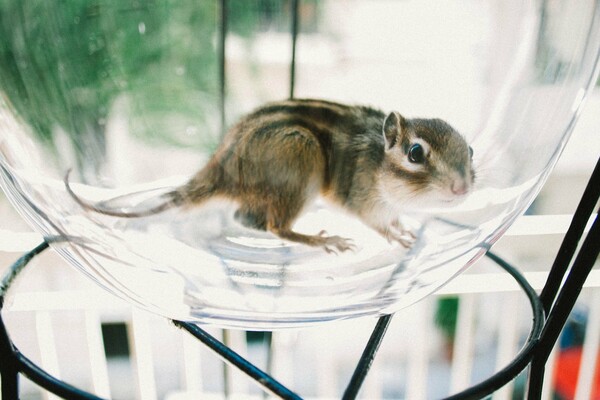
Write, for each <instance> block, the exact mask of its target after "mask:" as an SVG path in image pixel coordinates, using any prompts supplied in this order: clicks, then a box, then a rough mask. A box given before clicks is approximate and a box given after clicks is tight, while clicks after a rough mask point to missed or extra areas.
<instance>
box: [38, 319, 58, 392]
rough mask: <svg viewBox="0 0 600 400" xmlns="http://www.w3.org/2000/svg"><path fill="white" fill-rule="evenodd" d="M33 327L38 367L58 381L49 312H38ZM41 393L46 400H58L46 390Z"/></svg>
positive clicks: (56, 360)
mask: <svg viewBox="0 0 600 400" xmlns="http://www.w3.org/2000/svg"><path fill="white" fill-rule="evenodd" d="M35 327H36V334H37V340H38V345H39V349H40V366H41V367H42V368H43V369H44V370H45V371H46V372H48V373H49V374H50V375H52V376H54V377H55V378H57V379H60V368H59V365H58V356H57V354H56V341H55V340H54V328H53V327H52V317H51V316H50V312H49V311H38V312H36V313H35ZM42 393H43V396H44V398H45V399H47V400H59V397H58V396H56V395H54V394H52V393H50V392H48V391H46V390H42Z"/></svg>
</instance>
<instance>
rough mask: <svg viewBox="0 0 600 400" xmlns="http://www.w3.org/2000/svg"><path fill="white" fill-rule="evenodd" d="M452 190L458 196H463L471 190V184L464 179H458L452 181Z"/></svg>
mask: <svg viewBox="0 0 600 400" xmlns="http://www.w3.org/2000/svg"><path fill="white" fill-rule="evenodd" d="M450 190H451V191H452V193H453V194H455V195H457V196H463V195H465V194H467V192H468V191H469V184H468V182H467V181H466V180H464V179H456V180H454V181H453V182H452V186H450Z"/></svg>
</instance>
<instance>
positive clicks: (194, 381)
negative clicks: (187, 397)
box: [179, 330, 204, 392]
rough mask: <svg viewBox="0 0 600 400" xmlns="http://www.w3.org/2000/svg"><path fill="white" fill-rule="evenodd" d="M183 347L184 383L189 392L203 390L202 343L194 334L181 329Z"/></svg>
mask: <svg viewBox="0 0 600 400" xmlns="http://www.w3.org/2000/svg"><path fill="white" fill-rule="evenodd" d="M179 334H180V336H181V340H182V348H183V379H184V382H183V384H184V385H185V388H186V390H187V391H189V392H201V391H202V390H203V387H204V385H203V382H202V358H201V357H200V348H201V347H202V344H201V343H198V340H196V339H195V338H194V337H193V336H192V335H190V334H189V333H187V332H185V331H183V330H180V333H179Z"/></svg>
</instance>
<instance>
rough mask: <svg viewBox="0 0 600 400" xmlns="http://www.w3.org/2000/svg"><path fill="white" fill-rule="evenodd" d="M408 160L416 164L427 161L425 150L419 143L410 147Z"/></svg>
mask: <svg viewBox="0 0 600 400" xmlns="http://www.w3.org/2000/svg"><path fill="white" fill-rule="evenodd" d="M408 161H410V162H411V163H415V164H422V163H423V162H425V150H424V149H423V146H421V145H420V144H419V143H415V144H413V145H412V146H410V148H409V149H408Z"/></svg>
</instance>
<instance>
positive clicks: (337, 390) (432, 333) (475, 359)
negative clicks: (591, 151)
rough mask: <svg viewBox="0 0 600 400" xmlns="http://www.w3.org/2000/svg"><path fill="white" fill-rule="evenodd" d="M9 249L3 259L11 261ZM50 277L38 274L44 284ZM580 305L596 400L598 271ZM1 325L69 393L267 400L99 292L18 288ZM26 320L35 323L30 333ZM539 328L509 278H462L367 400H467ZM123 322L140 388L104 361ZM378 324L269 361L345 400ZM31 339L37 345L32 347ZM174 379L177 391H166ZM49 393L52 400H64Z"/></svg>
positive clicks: (156, 323)
mask: <svg viewBox="0 0 600 400" xmlns="http://www.w3.org/2000/svg"><path fill="white" fill-rule="evenodd" d="M569 221H570V217H568V216H548V217H540V216H525V217H522V218H521V219H520V220H519V221H518V222H517V223H516V224H515V225H514V226H513V227H512V228H511V229H510V231H509V232H507V235H509V236H510V235H513V236H515V235H516V236H522V235H526V236H528V237H524V238H523V240H528V239H529V238H530V237H531V236H532V235H535V236H539V235H546V234H560V233H564V232H565V231H566V229H567V227H568V224H569ZM0 234H1V233H0ZM27 235H29V234H27ZM22 238H23V239H27V240H25V241H22V242H21V241H18V240H15V241H13V243H17V244H18V243H27V244H29V243H30V242H34V236H27V237H25V236H23V237H22ZM6 243H7V242H4V246H5V248H3V249H2V250H3V251H7V248H6V246H7V245H6ZM17 247H18V246H17ZM10 250H13V251H22V250H23V249H22V248H20V247H19V248H12V249H10ZM40 267H41V266H38V267H37V268H35V267H34V268H32V269H37V270H38V272H39V270H40ZM32 273H35V272H32ZM524 275H525V277H526V278H527V279H528V281H529V282H530V283H531V285H532V286H533V287H534V288H535V289H537V290H539V289H541V287H542V286H543V284H544V282H545V279H546V276H547V272H545V271H535V272H525V273H524ZM490 282H493V285H490V284H489V283H490ZM443 295H457V296H458V297H459V299H460V301H459V304H460V307H459V310H458V316H457V318H458V322H457V329H456V332H455V338H454V342H453V347H452V354H453V358H452V362H451V363H450V362H447V361H446V360H445V359H444V357H442V356H440V354H443V349H444V346H443V340H442V338H441V336H440V335H439V333H438V331H437V330H436V329H435V327H434V325H433V322H432V321H433V319H434V317H433V315H434V312H435V307H434V305H435V302H436V301H437V299H438V297H437V296H443ZM582 299H583V301H584V302H586V303H587V304H589V311H588V321H587V326H586V331H585V341H584V344H583V347H582V357H581V366H580V372H579V376H578V384H577V389H576V396H575V398H576V399H577V400H583V399H589V398H590V396H591V388H592V381H593V377H594V371H595V369H596V368H598V366H597V365H596V363H597V354H598V345H599V343H600V270H598V269H595V270H593V271H592V272H591V274H590V276H589V279H588V280H587V282H586V285H585V289H584V292H583V295H582ZM65 312H69V313H71V314H72V313H75V314H77V315H79V316H80V319H79V320H80V321H82V323H81V324H78V325H77V326H73V325H68V326H67V325H65V318H64V313H65ZM71 314H69V315H71ZM3 315H4V318H5V322H6V324H7V326H8V329H9V332H10V334H11V336H12V337H13V340H14V341H15V343H16V344H17V346H18V347H19V348H20V349H21V350H22V351H23V352H24V353H25V354H26V355H28V356H29V357H31V358H32V359H33V360H34V361H36V362H38V363H39V365H40V366H41V367H42V368H44V369H45V370H47V371H48V372H50V373H52V374H53V375H55V376H57V377H61V378H64V379H67V380H69V378H71V380H70V383H72V384H74V385H76V386H79V387H81V388H83V389H86V390H90V391H92V392H94V393H96V394H98V395H100V396H102V397H106V398H110V397H111V395H112V396H115V395H116V396H117V397H119V398H123V397H122V396H123V395H124V396H125V397H128V396H129V397H131V398H139V399H143V400H147V399H158V398H168V399H170V400H183V399H193V398H221V397H222V394H219V390H220V388H221V387H222V385H223V383H222V382H223V375H224V374H228V376H229V378H228V379H226V381H227V382H228V385H229V388H228V391H229V393H235V394H236V395H237V396H240V397H238V398H250V397H255V398H260V397H261V395H260V391H259V390H258V389H256V387H255V386H254V385H253V384H252V383H250V381H249V380H248V379H247V378H245V377H244V376H243V375H241V374H240V373H239V372H237V371H232V370H227V371H225V372H223V370H222V369H221V367H220V364H219V362H218V361H216V360H217V356H216V355H214V354H212V353H211V352H210V351H208V350H207V349H205V348H204V347H203V345H202V344H200V343H198V342H197V341H196V340H194V339H192V338H191V337H190V335H188V334H187V333H185V332H183V331H180V330H178V329H177V328H175V327H174V326H172V325H170V324H168V323H166V322H165V320H164V319H162V318H160V317H158V316H155V315H151V314H148V313H146V312H143V311H139V310H135V309H132V308H131V307H130V306H129V305H127V304H126V303H124V302H123V301H121V300H119V299H117V298H115V297H114V296H112V295H110V294H108V293H105V292H104V291H102V290H100V289H99V288H96V287H94V286H89V287H88V286H87V285H86V286H85V289H81V290H63V291H51V292H50V291H46V292H45V291H32V290H28V289H21V288H18V287H17V288H16V290H15V293H14V296H13V297H12V300H11V301H10V302H9V303H8V305H7V307H6V308H5V310H4V313H3ZM23 319H25V320H29V321H30V323H29V324H20V323H19V321H22V320H23ZM530 320H531V312H530V309H529V305H528V302H527V299H526V297H525V296H524V295H523V293H522V292H520V291H519V289H518V286H517V285H516V283H515V282H514V280H513V279H512V278H511V277H510V276H509V275H507V274H506V273H503V272H484V273H465V274H462V275H460V276H458V277H457V278H456V279H454V280H453V281H451V282H450V283H449V284H448V285H446V286H445V287H444V288H442V289H441V290H440V291H439V293H438V294H437V295H436V296H431V297H430V298H428V299H426V300H424V301H422V302H420V303H418V304H416V305H414V306H411V307H409V308H408V309H406V310H403V311H401V312H399V313H398V314H397V315H396V316H395V317H394V320H393V322H392V324H391V326H390V328H389V331H388V334H387V335H386V339H385V341H384V343H383V345H382V348H381V350H380V352H379V354H378V356H377V359H376V362H375V364H374V366H373V369H372V371H371V373H370V375H369V377H368V378H367V381H366V383H365V386H364V388H363V390H362V392H361V397H363V398H386V397H387V398H390V397H391V398H397V397H400V396H401V397H405V398H407V399H411V400H413V399H416V400H418V399H428V398H435V397H439V396H444V395H448V394H451V393H454V392H456V391H459V390H461V389H464V388H466V387H468V386H470V385H472V384H473V383H476V382H475V381H474V379H475V380H478V379H480V378H481V377H482V376H481V375H482V374H484V373H485V374H488V375H489V374H491V373H493V371H494V370H498V369H500V368H501V367H503V366H504V365H506V364H507V363H508V362H509V361H510V360H511V359H512V358H514V356H515V355H516V353H517V352H518V350H519V347H520V345H521V344H522V341H523V336H524V335H525V334H526V333H527V332H528V329H529V324H530ZM31 321H33V322H32V323H31ZM119 321H120V322H123V323H125V324H126V325H127V327H128V332H129V335H130V337H129V344H130V360H129V362H130V363H131V368H132V370H133V378H134V379H133V381H127V382H122V381H121V382H119V377H116V379H114V378H115V377H114V374H112V375H111V370H113V369H114V368H115V366H114V365H113V364H114V362H113V361H114V360H111V359H110V358H107V357H106V354H105V350H104V344H103V340H102V332H101V325H102V323H107V322H119ZM490 321H491V322H490ZM374 323H375V321H374V319H370V318H365V319H358V320H353V321H344V322H340V323H332V324H327V325H326V326H325V327H316V328H309V329H302V330H297V331H296V330H292V331H282V332H276V333H274V335H273V345H272V353H271V366H272V371H274V372H273V374H274V377H275V378H276V379H278V380H280V381H281V382H283V383H284V384H286V385H288V386H289V387H290V388H291V389H292V390H295V391H297V392H298V393H300V394H302V395H303V396H306V397H314V398H339V397H340V395H341V390H342V389H343V387H344V386H345V384H346V383H347V381H348V379H349V376H350V374H351V372H352V369H353V367H354V365H355V364H356V361H357V360H358V357H359V355H360V353H361V351H362V349H363V347H364V345H365V343H366V340H367V338H368V335H369V333H370V330H371V329H372V327H373V325H374ZM336 324H337V325H336ZM32 326H33V327H34V328H35V329H33V331H34V332H35V334H34V335H32V333H31V331H32V329H31V327H32ZM65 331H69V338H72V337H73V334H74V332H77V334H78V335H79V337H80V339H79V340H80V341H81V343H80V345H81V346H80V347H81V348H82V349H85V352H86V354H85V357H83V358H84V359H86V360H89V361H88V363H87V365H81V364H80V363H79V364H77V365H76V367H75V368H73V361H72V360H70V359H69V354H66V355H65V354H62V353H61V350H62V349H64V348H65V345H66V344H65V343H64V341H65V340H72V339H65V335H64V332H65ZM209 331H210V332H212V333H213V334H214V335H216V336H217V337H221V336H220V335H221V334H222V331H220V330H218V329H210V328H209ZM32 336H34V337H35V340H34V341H27V340H26V338H30V337H32ZM228 342H229V344H230V345H231V346H232V347H233V348H234V349H235V350H236V351H237V352H238V353H240V354H241V355H242V356H245V357H249V358H250V360H254V361H256V362H257V363H258V365H259V367H262V368H266V361H265V360H266V356H265V355H264V354H262V356H260V354H259V355H257V354H258V353H261V351H263V350H265V349H264V348H261V347H260V346H258V347H257V346H255V345H253V344H248V342H247V341H246V337H245V332H242V331H229V332H228ZM67 345H68V344H67ZM73 346H74V347H76V344H75V343H73ZM265 351H266V350H265ZM67 353H69V352H67ZM557 354H558V351H557V350H556V349H555V351H554V352H553V356H552V357H551V359H550V361H549V363H548V366H547V370H546V379H545V389H544V398H545V399H551V398H552V388H553V376H554V372H555V370H554V366H555V361H556V356H557ZM490 356H491V357H493V358H494V359H493V360H492V361H491V362H487V363H485V364H486V366H484V367H482V366H481V362H482V361H485V360H484V358H486V357H487V358H489V357H490ZM169 376H170V377H171V379H165V377H169ZM111 378H113V379H111ZM120 378H121V379H123V376H121V377H120ZM72 379H75V380H76V381H73V380H72ZM166 381H168V382H167V383H165V382H166ZM120 387H129V392H127V391H126V392H122V393H121V392H119V391H118V390H119V389H118V388H120ZM22 390H23V391H25V392H36V391H37V390H38V389H37V388H36V387H34V386H33V385H32V384H29V383H26V382H25V383H24V384H23V388H22ZM512 390H513V384H510V385H508V386H507V387H505V388H503V389H501V390H499V391H498V392H497V393H495V394H494V399H498V400H500V399H502V400H504V399H510V398H511V393H512ZM42 393H43V397H44V398H46V399H54V398H55V397H54V396H51V395H49V394H48V393H45V392H42ZM123 393H124V394H123Z"/></svg>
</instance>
